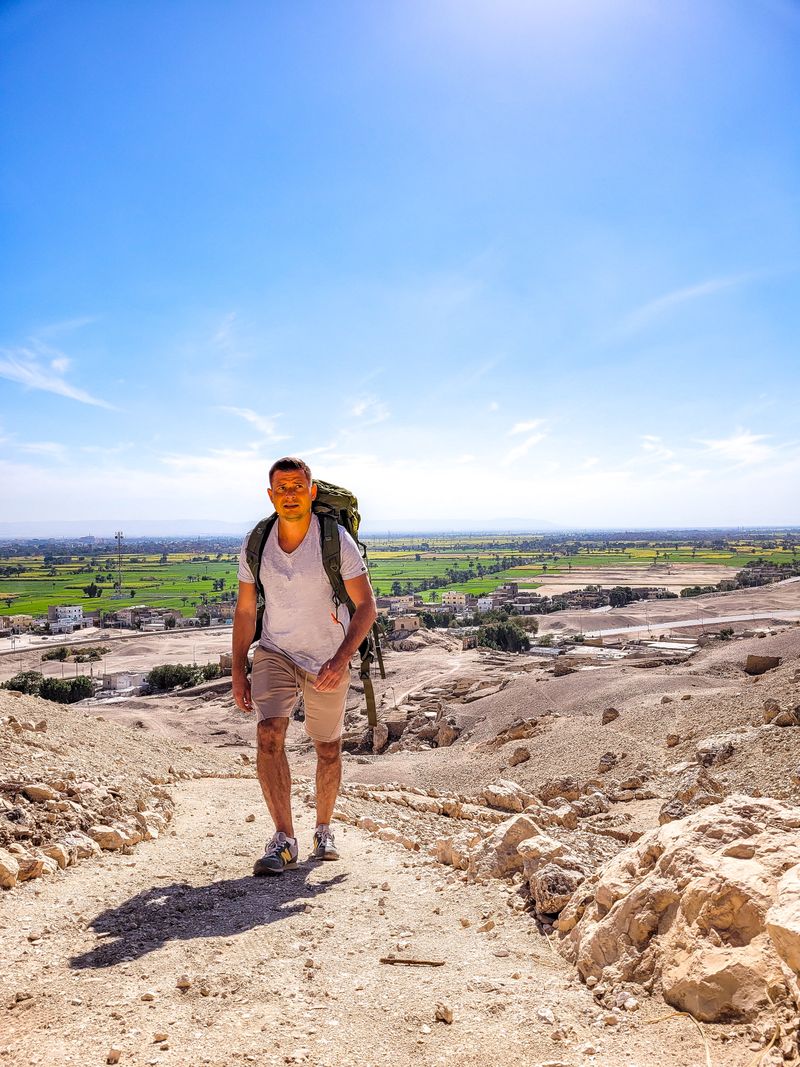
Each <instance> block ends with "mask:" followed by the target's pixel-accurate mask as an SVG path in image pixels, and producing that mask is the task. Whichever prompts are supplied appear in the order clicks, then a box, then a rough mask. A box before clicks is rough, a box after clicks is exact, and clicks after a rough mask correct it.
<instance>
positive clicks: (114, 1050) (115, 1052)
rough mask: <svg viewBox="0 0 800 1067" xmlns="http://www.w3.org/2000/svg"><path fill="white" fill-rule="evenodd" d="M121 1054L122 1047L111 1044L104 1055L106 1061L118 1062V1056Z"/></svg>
mask: <svg viewBox="0 0 800 1067" xmlns="http://www.w3.org/2000/svg"><path fill="white" fill-rule="evenodd" d="M121 1055H122V1049H121V1048H119V1046H118V1045H112V1046H111V1048H110V1049H109V1050H108V1055H107V1056H106V1063H119V1058H120V1056H121Z"/></svg>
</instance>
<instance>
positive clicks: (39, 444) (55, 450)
mask: <svg viewBox="0 0 800 1067" xmlns="http://www.w3.org/2000/svg"><path fill="white" fill-rule="evenodd" d="M17 448H18V449H19V451H20V452H28V453H30V454H31V455H34V456H45V457H49V458H50V459H57V460H60V461H61V462H63V461H64V460H65V459H66V456H67V449H66V448H65V447H64V445H62V444H60V443H59V442H58V441H27V442H26V443H25V444H19V445H17Z"/></svg>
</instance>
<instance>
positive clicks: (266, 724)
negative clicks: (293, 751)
mask: <svg viewBox="0 0 800 1067" xmlns="http://www.w3.org/2000/svg"><path fill="white" fill-rule="evenodd" d="M288 724H289V720H288V719H283V718H275V719H262V720H261V721H260V722H259V724H258V729H257V735H256V736H257V738H258V751H259V752H262V753H264V755H267V756H276V755H278V753H280V752H282V751H283V742H284V738H285V737H286V727H287V726H288Z"/></svg>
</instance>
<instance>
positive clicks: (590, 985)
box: [586, 974, 597, 989]
mask: <svg viewBox="0 0 800 1067" xmlns="http://www.w3.org/2000/svg"><path fill="white" fill-rule="evenodd" d="M586 985H587V987H588V988H589V989H594V987H595V986H596V985H597V979H596V978H595V976H594V975H593V974H590V975H589V977H588V978H587V979H586Z"/></svg>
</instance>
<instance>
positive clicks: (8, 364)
mask: <svg viewBox="0 0 800 1067" xmlns="http://www.w3.org/2000/svg"><path fill="white" fill-rule="evenodd" d="M43 355H46V356H47V357H48V361H49V362H48V365H46V364H45V363H44V362H43V361H42V358H41V357H42V356H43ZM51 356H54V357H55V358H49V357H51ZM68 367H69V359H68V358H67V357H66V356H65V355H63V353H61V352H55V353H54V351H53V350H52V349H49V348H47V347H46V346H45V345H42V344H41V343H39V342H37V341H32V342H31V343H30V347H27V348H26V347H22V346H20V347H17V348H2V349H0V378H6V379H7V380H8V381H10V382H17V383H18V384H19V385H22V386H24V387H25V388H26V389H39V390H41V391H42V392H44V393H55V394H56V395H57V396H64V397H67V398H68V399H70V400H77V401H79V402H80V403H81V404H91V405H93V406H94V407H100V408H109V409H110V410H114V407H113V405H112V404H109V403H107V402H106V401H105V400H100V399H98V397H96V396H92V395H91V393H87V392H86V391H85V390H84V389H79V388H78V387H77V386H75V385H71V384H70V383H69V382H68V381H66V380H65V378H64V373H65V371H66V370H67V368H68Z"/></svg>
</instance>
